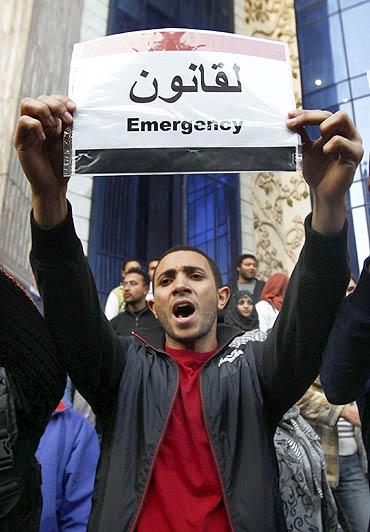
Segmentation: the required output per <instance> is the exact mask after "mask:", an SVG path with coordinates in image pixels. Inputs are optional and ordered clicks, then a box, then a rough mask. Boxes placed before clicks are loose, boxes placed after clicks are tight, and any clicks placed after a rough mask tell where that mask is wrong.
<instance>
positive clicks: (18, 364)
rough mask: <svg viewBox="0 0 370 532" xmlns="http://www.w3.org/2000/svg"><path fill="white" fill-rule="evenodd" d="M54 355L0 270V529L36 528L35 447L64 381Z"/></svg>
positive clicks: (32, 312)
mask: <svg viewBox="0 0 370 532" xmlns="http://www.w3.org/2000/svg"><path fill="white" fill-rule="evenodd" d="M58 358H59V357H57V354H56V347H55V342H54V339H53V337H52V335H51V333H50V331H49V329H48V327H47V326H46V323H45V321H44V319H43V317H42V316H41V314H40V313H39V312H38V310H37V309H36V307H35V305H34V304H33V303H32V301H31V299H30V298H29V297H28V296H27V295H26V294H25V292H24V291H23V290H22V289H21V288H20V287H19V286H17V284H16V283H15V282H14V280H12V279H11V278H10V277H9V275H7V274H6V273H5V272H4V271H2V270H0V365H1V366H3V367H5V369H6V381H3V382H2V384H1V385H0V393H2V396H1V397H0V400H1V399H3V398H4V392H6V393H7V395H9V400H8V401H7V404H3V403H2V402H1V401H0V404H1V406H2V407H3V408H1V410H2V411H1V413H0V416H1V417H0V446H1V449H0V457H1V459H0V530H1V532H38V530H39V522H40V515H41V507H42V498H41V474H40V467H39V464H38V462H37V461H36V458H35V452H36V449H37V446H38V443H39V439H40V437H41V436H42V434H43V432H44V430H45V428H46V425H47V423H48V421H49V417H50V416H51V414H52V412H53V411H54V409H55V407H56V406H57V404H58V403H59V400H60V398H61V396H62V395H63V391H64V388H65V384H66V376H65V372H64V371H63V369H62V367H61V366H60V364H59V362H58ZM12 405H14V410H15V422H16V426H17V430H16V433H15V430H14V429H13V428H11V425H9V423H8V426H9V429H8V432H9V435H10V439H9V441H8V444H7V446H6V447H4V443H5V439H6V438H7V435H6V431H5V429H6V424H5V425H4V417H5V419H8V420H9V421H10V420H11V419H12V415H11V412H10V411H9V408H10V407H11V406H12ZM4 409H5V410H7V411H4ZM7 448H8V452H5V455H8V458H11V463H12V465H11V464H9V463H8V464H4V460H3V458H4V451H6V449H7ZM3 465H4V466H5V467H3ZM9 465H11V467H9V468H8V466H9Z"/></svg>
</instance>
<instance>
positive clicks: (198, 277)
mask: <svg viewBox="0 0 370 532" xmlns="http://www.w3.org/2000/svg"><path fill="white" fill-rule="evenodd" d="M190 277H191V279H195V280H201V279H203V276H202V274H200V273H192V274H191V276H190Z"/></svg>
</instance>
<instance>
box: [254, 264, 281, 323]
mask: <svg viewBox="0 0 370 532" xmlns="http://www.w3.org/2000/svg"><path fill="white" fill-rule="evenodd" d="M288 281H289V277H288V276H287V275H285V274H283V273H274V274H273V275H271V277H269V279H267V281H266V284H265V286H264V287H263V290H262V293H261V298H260V301H259V302H258V303H257V304H256V311H257V314H258V321H259V328H260V330H261V331H264V332H267V331H269V330H270V329H271V328H272V327H273V325H274V323H275V320H276V318H277V317H278V315H279V312H280V310H281V307H282V306H283V301H284V297H285V292H286V289H287V287H288Z"/></svg>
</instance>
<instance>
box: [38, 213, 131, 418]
mask: <svg viewBox="0 0 370 532" xmlns="http://www.w3.org/2000/svg"><path fill="white" fill-rule="evenodd" d="M31 232H32V250H31V256H30V258H31V265H32V268H33V271H34V274H35V278H36V281H37V284H38V287H39V290H40V293H41V295H42V297H43V301H44V312H45V318H46V321H47V323H48V325H49V327H50V329H51V331H52V333H53V335H54V337H55V338H56V341H57V344H58V347H59V351H60V360H61V363H62V365H63V366H64V368H65V369H66V371H67V373H68V374H69V375H70V377H71V379H72V382H73V384H74V386H75V387H76V388H77V389H78V390H79V391H80V393H81V394H82V395H83V396H84V397H85V399H86V400H87V401H88V403H90V404H91V406H92V408H93V410H94V412H95V413H96V414H97V415H99V416H101V418H102V419H104V416H106V414H107V413H108V412H109V411H110V410H111V406H112V401H113V400H114V397H115V391H116V389H117V386H118V382H119V379H120V376H121V373H122V370H123V366H124V350H123V348H122V347H121V344H120V342H119V340H118V337H117V336H116V335H115V333H114V332H113V331H112V330H111V328H110V326H109V322H108V320H107V319H106V317H105V316H104V313H103V312H102V310H101V308H100V303H99V298H98V294H97V290H96V286H95V282H94V278H93V275H92V273H91V271H90V268H89V266H88V264H87V261H86V259H85V257H84V254H83V251H82V246H81V242H80V241H79V239H78V238H77V235H76V233H75V229H74V225H73V220H72V210H71V206H70V205H69V206H68V215H67V218H66V219H65V220H64V221H63V222H62V223H61V224H59V225H58V226H56V227H53V228H52V229H42V228H40V227H39V226H38V225H37V224H36V222H35V221H34V219H33V216H32V215H31Z"/></svg>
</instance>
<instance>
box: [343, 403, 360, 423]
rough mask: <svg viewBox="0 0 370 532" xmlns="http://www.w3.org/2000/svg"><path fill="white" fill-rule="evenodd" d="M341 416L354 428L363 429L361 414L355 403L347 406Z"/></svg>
mask: <svg viewBox="0 0 370 532" xmlns="http://www.w3.org/2000/svg"><path fill="white" fill-rule="evenodd" d="M341 416H342V417H344V419H346V420H347V421H349V422H350V423H351V425H353V426H354V427H361V420H360V414H359V412H358V408H357V405H356V404H355V403H352V404H349V405H346V406H345V407H344V408H343V410H342V412H341Z"/></svg>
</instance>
